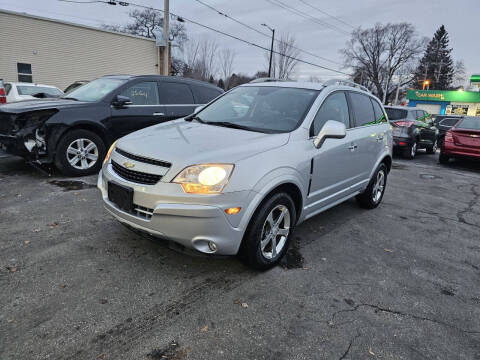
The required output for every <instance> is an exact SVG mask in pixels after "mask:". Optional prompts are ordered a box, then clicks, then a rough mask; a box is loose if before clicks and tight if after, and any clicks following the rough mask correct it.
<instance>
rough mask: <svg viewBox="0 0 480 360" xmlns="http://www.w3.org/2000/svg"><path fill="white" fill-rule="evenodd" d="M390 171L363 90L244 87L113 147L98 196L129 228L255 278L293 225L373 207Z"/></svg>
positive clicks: (388, 139) (377, 108)
mask: <svg viewBox="0 0 480 360" xmlns="http://www.w3.org/2000/svg"><path fill="white" fill-rule="evenodd" d="M391 164H392V134H391V128H390V125H389V123H388V118H387V117H386V115H385V111H384V109H383V107H382V105H381V103H380V102H379V100H378V99H377V98H376V97H375V96H373V95H372V94H370V93H369V92H368V91H366V89H365V88H363V87H361V86H359V85H356V84H353V83H349V82H346V81H339V80H338V81H337V80H334V81H329V82H327V83H325V84H316V83H315V84H314V83H296V82H265V83H252V84H246V85H242V86H239V87H236V88H234V89H233V90H231V91H229V92H227V93H225V94H224V95H222V96H220V97H218V98H217V99H215V100H214V101H212V102H210V103H209V104H207V105H206V106H204V107H203V108H201V109H197V111H196V112H195V113H194V114H192V115H190V116H188V117H185V118H182V119H178V120H175V121H172V122H168V123H164V124H159V125H154V126H151V127H148V128H145V129H143V130H140V131H137V132H134V133H132V134H129V135H127V136H125V137H123V138H121V139H120V140H119V141H118V142H116V143H114V144H113V145H112V147H111V148H110V150H109V151H108V153H107V156H106V158H105V162H104V165H103V168H102V170H101V172H100V175H99V178H98V187H99V188H100V190H101V192H102V196H103V200H104V204H105V207H106V209H107V210H108V211H109V212H110V213H111V214H113V216H115V217H116V218H117V219H118V220H119V221H121V222H122V223H125V224H127V225H129V226H130V227H133V228H135V229H137V230H142V231H145V232H147V233H150V234H152V235H155V236H159V237H164V238H168V239H170V240H173V241H175V242H177V243H179V244H181V245H183V246H185V247H187V248H191V249H196V250H197V251H199V252H202V253H207V254H221V255H233V254H237V253H238V254H239V255H240V257H241V259H243V260H244V261H245V262H246V263H247V264H248V265H250V266H252V267H255V268H257V269H267V268H270V267H272V266H273V265H275V264H276V263H277V262H278V261H279V260H280V258H281V257H282V256H283V255H284V254H285V252H286V251H287V248H288V245H289V242H290V239H291V237H292V232H293V230H294V228H295V226H296V225H298V224H299V223H301V222H302V221H304V220H306V219H308V218H310V217H312V216H314V215H316V214H318V213H320V212H322V211H324V210H326V209H328V208H330V207H332V206H334V205H337V204H339V203H341V202H343V201H345V200H347V199H350V198H352V197H356V199H357V200H358V203H359V204H360V205H361V206H363V207H365V208H370V209H373V208H375V207H377V206H378V205H379V203H380V202H381V201H382V197H383V194H384V192H385V186H386V182H387V175H388V173H389V170H390V167H391Z"/></svg>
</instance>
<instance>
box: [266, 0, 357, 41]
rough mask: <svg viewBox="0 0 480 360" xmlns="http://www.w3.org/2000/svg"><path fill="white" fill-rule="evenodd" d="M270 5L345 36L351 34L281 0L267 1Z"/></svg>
mask: <svg viewBox="0 0 480 360" xmlns="http://www.w3.org/2000/svg"><path fill="white" fill-rule="evenodd" d="M267 1H268V2H269V3H270V4H272V5H275V6H278V7H281V8H282V9H284V10H287V11H289V12H291V13H293V14H295V15H298V16H300V17H303V18H304V19H307V20H310V21H313V22H314V23H316V24H319V25H322V26H325V27H327V28H329V29H331V30H334V31H337V32H339V33H341V34H343V35H348V34H349V33H348V32H347V31H345V30H343V29H340V28H339V27H337V26H335V25H331V24H329V23H326V22H324V21H323V20H321V19H319V18H317V17H315V16H312V15H310V14H307V13H306V12H303V11H300V10H298V9H295V8H293V7H291V6H289V5H287V4H285V3H284V2H282V1H280V0H267Z"/></svg>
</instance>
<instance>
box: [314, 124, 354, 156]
mask: <svg viewBox="0 0 480 360" xmlns="http://www.w3.org/2000/svg"><path fill="white" fill-rule="evenodd" d="M345 136H347V128H346V127H345V124H344V123H341V122H340V121H335V120H328V121H327V122H326V123H325V125H323V127H322V130H320V132H319V133H318V135H317V137H316V138H315V139H314V140H313V145H314V146H315V147H316V148H317V149H319V148H321V147H322V145H323V143H324V142H325V140H326V139H329V138H330V139H343V138H344V137H345Z"/></svg>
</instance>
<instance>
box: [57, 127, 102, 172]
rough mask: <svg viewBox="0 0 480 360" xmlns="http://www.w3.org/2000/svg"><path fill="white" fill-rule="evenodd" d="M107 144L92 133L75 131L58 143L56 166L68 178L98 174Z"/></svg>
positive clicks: (68, 133)
mask: <svg viewBox="0 0 480 360" xmlns="http://www.w3.org/2000/svg"><path fill="white" fill-rule="evenodd" d="M105 153H106V149H105V144H104V143H103V140H102V139H101V138H100V136H98V135H97V134H95V133H94V132H92V131H89V130H84V129H75V130H71V131H69V132H67V133H66V134H65V135H64V136H63V137H62V138H61V139H60V141H59V142H58V145H57V150H56V155H55V165H56V166H57V168H58V169H59V170H60V172H61V173H62V174H64V175H66V176H85V175H90V174H94V173H98V172H99V171H100V168H101V167H102V162H103V159H104V158H105Z"/></svg>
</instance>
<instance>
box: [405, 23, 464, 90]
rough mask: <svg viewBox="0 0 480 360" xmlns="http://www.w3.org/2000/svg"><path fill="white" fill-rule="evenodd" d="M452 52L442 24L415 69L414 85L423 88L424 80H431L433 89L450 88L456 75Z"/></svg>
mask: <svg viewBox="0 0 480 360" xmlns="http://www.w3.org/2000/svg"><path fill="white" fill-rule="evenodd" d="M451 53H452V48H450V47H449V39H448V33H447V30H445V26H443V25H442V26H440V28H439V29H438V30H437V31H436V32H435V35H434V36H433V38H432V40H431V41H430V42H429V43H428V46H427V49H426V50H425V54H424V55H423V57H422V59H421V60H420V63H419V65H418V67H417V70H416V71H415V77H414V79H413V84H412V85H413V86H414V87H416V88H421V87H422V84H423V81H424V80H429V82H430V85H429V87H430V89H431V90H433V89H435V90H446V89H449V88H450V86H451V85H452V81H453V78H454V75H455V67H454V64H453V59H452V55H451Z"/></svg>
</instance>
